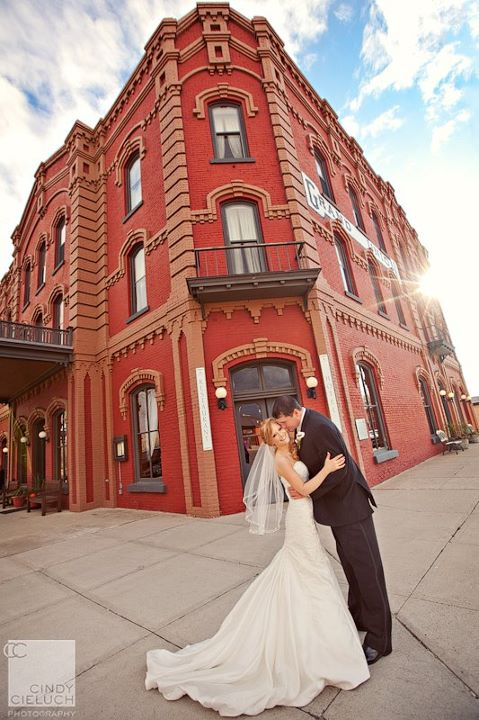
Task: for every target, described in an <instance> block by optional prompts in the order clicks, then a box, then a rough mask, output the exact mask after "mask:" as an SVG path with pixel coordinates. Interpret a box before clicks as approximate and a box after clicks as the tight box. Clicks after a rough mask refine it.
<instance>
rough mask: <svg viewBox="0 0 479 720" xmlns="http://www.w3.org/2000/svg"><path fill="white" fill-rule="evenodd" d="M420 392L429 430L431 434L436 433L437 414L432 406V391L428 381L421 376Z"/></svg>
mask: <svg viewBox="0 0 479 720" xmlns="http://www.w3.org/2000/svg"><path fill="white" fill-rule="evenodd" d="M419 392H420V394H421V400H422V404H423V406H424V412H425V413H426V417H427V424H428V425H429V432H430V433H431V435H434V433H435V432H436V430H437V423H436V416H435V415H434V410H433V407H432V402H431V393H430V392H429V388H428V385H427V382H426V381H425V380H424V378H419Z"/></svg>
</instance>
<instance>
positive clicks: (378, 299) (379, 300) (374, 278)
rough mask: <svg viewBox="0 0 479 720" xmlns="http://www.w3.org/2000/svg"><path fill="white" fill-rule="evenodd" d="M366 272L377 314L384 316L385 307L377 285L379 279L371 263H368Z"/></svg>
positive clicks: (379, 287)
mask: <svg viewBox="0 0 479 720" xmlns="http://www.w3.org/2000/svg"><path fill="white" fill-rule="evenodd" d="M368 271H369V276H370V278H371V283H372V286H373V290H374V297H375V298H376V305H377V308H378V312H380V313H382V314H383V315H386V314H387V313H386V306H385V305H384V298H383V294H382V291H381V286H380V285H379V278H378V275H377V271H376V268H375V266H374V265H373V263H372V262H371V261H369V262H368Z"/></svg>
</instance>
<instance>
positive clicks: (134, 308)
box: [128, 243, 148, 317]
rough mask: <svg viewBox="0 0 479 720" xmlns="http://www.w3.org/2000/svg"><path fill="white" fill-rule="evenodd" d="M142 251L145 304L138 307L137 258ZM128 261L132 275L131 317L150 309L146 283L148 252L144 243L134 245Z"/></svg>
mask: <svg viewBox="0 0 479 720" xmlns="http://www.w3.org/2000/svg"><path fill="white" fill-rule="evenodd" d="M140 252H143V263H144V265H145V305H144V306H143V307H138V298H137V292H136V291H137V284H138V278H137V277H136V272H135V258H136V256H137V255H138V253H140ZM128 263H129V275H130V317H134V316H137V315H139V314H142V313H143V312H145V311H146V310H148V288H147V284H146V254H145V248H144V245H143V243H138V244H137V245H134V247H133V248H132V249H131V251H130V253H129V256H128Z"/></svg>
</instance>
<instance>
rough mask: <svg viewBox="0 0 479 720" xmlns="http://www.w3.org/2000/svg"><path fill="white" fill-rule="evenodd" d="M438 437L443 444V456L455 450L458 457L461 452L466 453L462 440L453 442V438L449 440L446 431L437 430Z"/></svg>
mask: <svg viewBox="0 0 479 720" xmlns="http://www.w3.org/2000/svg"><path fill="white" fill-rule="evenodd" d="M436 435H437V436H438V438H439V440H440V441H441V443H442V454H443V455H444V453H445V452H446V450H449V452H452V451H453V450H454V451H455V453H456V455H457V454H458V452H459V450H462V452H464V447H463V444H462V440H452V439H451V438H448V437H447V435H446V433H445V432H444V430H436Z"/></svg>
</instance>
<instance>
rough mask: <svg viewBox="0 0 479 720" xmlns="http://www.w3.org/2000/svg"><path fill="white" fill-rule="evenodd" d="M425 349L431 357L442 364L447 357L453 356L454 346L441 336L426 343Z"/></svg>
mask: <svg viewBox="0 0 479 720" xmlns="http://www.w3.org/2000/svg"><path fill="white" fill-rule="evenodd" d="M427 349H428V350H429V353H430V354H431V355H433V356H434V357H438V358H439V360H440V361H441V362H444V360H445V359H446V357H447V356H448V355H455V350H454V346H453V345H451V343H450V342H449V340H447V339H446V338H445V337H442V336H441V337H439V338H436V340H431V341H430V342H428V344H427Z"/></svg>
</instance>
